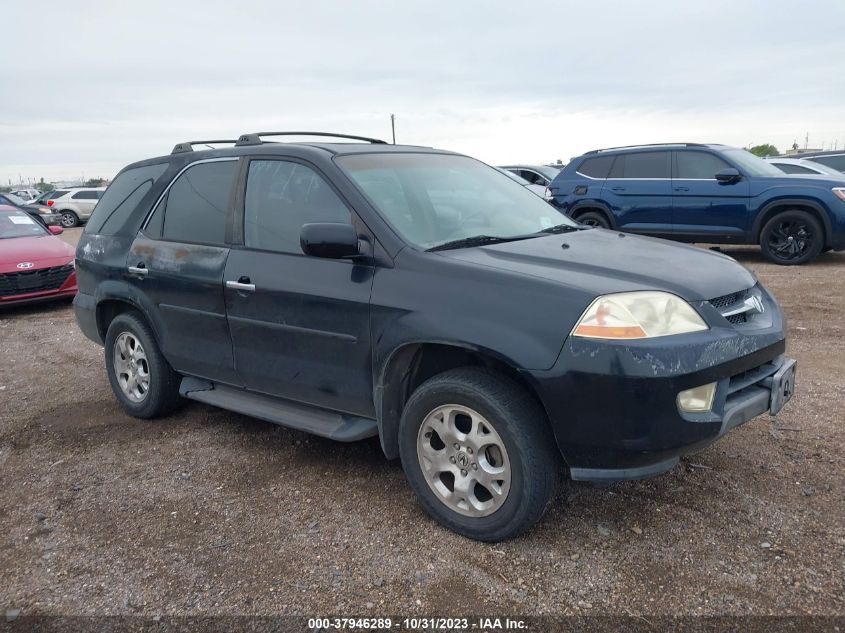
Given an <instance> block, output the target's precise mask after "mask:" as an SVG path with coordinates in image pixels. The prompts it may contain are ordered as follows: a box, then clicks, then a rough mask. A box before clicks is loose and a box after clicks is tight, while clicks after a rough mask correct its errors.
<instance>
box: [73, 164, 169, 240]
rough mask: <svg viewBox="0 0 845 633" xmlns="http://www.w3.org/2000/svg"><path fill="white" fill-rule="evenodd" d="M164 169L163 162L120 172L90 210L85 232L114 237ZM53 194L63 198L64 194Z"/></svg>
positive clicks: (165, 166) (165, 165)
mask: <svg viewBox="0 0 845 633" xmlns="http://www.w3.org/2000/svg"><path fill="white" fill-rule="evenodd" d="M165 169H167V163H156V164H155V165H147V166H145V167H135V168H134V169H127V170H125V171H123V172H121V173H120V175H118V177H117V178H115V179H114V182H112V184H111V185H109V188H108V189H106V191H105V192H104V193H103V196H102V198H101V199H100V201H99V202H98V203H97V206H96V207H94V214H93V215H92V216H91V218H90V219H89V220H88V224H87V225H86V226H85V232H86V233H101V234H103V235H114V234H115V233H116V232H117V231H118V230H119V229H120V227H121V226H123V224H124V223H125V222H126V219H127V218H128V217H129V216H130V215H131V214H132V212H133V211H134V210H135V209H136V207H137V206H138V204H139V203H140V202H141V200H142V199H143V198H144V196H145V195H146V194H147V192H148V191H149V190H150V189H151V188H152V186H153V183H154V182H155V181H156V180H158V179H159V178H160V177H161V175H162V174H163V173H164V170H165ZM57 193H58V194H59V195H64V194H66V193H67V191H59V192H57Z"/></svg>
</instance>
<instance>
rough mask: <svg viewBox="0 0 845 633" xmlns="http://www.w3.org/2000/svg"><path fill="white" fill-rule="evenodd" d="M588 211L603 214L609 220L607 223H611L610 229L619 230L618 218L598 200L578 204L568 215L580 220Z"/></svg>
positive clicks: (573, 206)
mask: <svg viewBox="0 0 845 633" xmlns="http://www.w3.org/2000/svg"><path fill="white" fill-rule="evenodd" d="M588 211H596V212H598V213H601V214H602V215H604V216H605V217H606V218H607V221H608V222H609V223H610V228H612V229H615V228H617V225H616V217H615V216H614V215H613V212H612V211H611V210H610V207H608V206H607V205H606V204H605V203H604V202H600V201H598V200H584V201H582V202H577V203H575V204H574V205H572V208H571V209H570V210H569V213H568V215H569V216H570V217H571V218H572V219H574V220H578V216H579V215H583V214H584V213H587V212H588Z"/></svg>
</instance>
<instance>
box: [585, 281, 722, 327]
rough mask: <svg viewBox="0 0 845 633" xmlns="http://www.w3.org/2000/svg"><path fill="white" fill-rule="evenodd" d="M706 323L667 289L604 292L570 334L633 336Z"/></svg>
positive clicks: (705, 325) (700, 325)
mask: <svg viewBox="0 0 845 633" xmlns="http://www.w3.org/2000/svg"><path fill="white" fill-rule="evenodd" d="M706 329H708V328H707V324H706V323H705V322H704V321H703V320H702V319H701V317H700V316H699V315H698V312H696V311H695V310H693V308H692V306H690V304H688V303H687V302H686V301H684V300H683V299H681V298H680V297H676V296H675V295H673V294H669V293H668V292H657V291H650V290H646V291H638V292H620V293H619V294H612V295H604V296H602V297H599V298H598V299H596V300H595V301H593V302H592V303H591V304H590V307H589V308H587V309H586V311H585V312H584V314H583V315H581V318H580V319H579V320H578V323H577V324H576V325H575V328H574V329H573V330H572V335H573V336H582V337H584V338H604V339H637V338H653V337H655V336H668V335H670V334H686V333H688V332H701V331H702V330H706Z"/></svg>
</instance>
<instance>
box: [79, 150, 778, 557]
mask: <svg viewBox="0 0 845 633" xmlns="http://www.w3.org/2000/svg"><path fill="white" fill-rule="evenodd" d="M299 134H302V133H299ZM268 136H271V135H268V134H263V135H256V134H248V135H244V136H243V137H241V138H240V139H239V140H238V141H237V142H236V143H235V142H230V144H234V146H233V147H226V148H221V149H214V150H203V151H194V150H193V149H192V145H191V144H180V145H178V146H177V147H176V149H175V150H174V152H173V153H172V154H171V155H169V156H162V157H159V158H153V159H150V160H146V161H142V162H139V163H135V164H133V165H130V166H129V167H127V168H125V169H124V170H123V171H122V172H121V173H120V174H118V176H117V177H116V178H115V180H114V182H113V183H112V184H111V185H110V186H109V188H108V189H107V190H106V192H105V194H104V195H103V198H102V200H101V201H100V203H99V204H98V206H97V208H96V210H95V211H94V214H93V215H92V217H91V219H90V220H89V222H88V224H87V225H86V227H85V230H84V232H83V234H82V236H81V239H80V241H79V245H78V248H77V253H76V257H77V260H76V272H77V276H78V282H79V293H78V294H77V296H76V300H75V302H74V305H75V311H76V318H77V322H78V323H79V326H80V328H81V329H82V331H83V332H84V333H85V334H86V335H87V336H88V337H89V338H91V339H92V340H94V341H96V342H98V343H100V344H101V345H103V346H104V351H105V354H104V356H105V370H106V373H107V376H108V379H109V382H110V384H111V387H112V390H113V392H114V394H115V397H116V398H117V400H118V401H119V402H120V404H121V406H122V407H123V408H124V409H125V410H126V411H127V412H128V413H130V414H131V415H133V416H136V417H139V418H150V417H155V416H161V415H165V414H167V413H168V412H169V411H172V410H173V409H174V408H175V407H177V406H179V404H180V403H181V402H182V401H183V399H184V398H187V399H192V400H197V401H201V402H205V403H209V404H213V405H215V406H219V407H223V408H225V409H230V410H234V411H238V412H241V413H244V414H247V415H251V416H254V417H257V418H261V419H263V420H267V421H270V422H274V423H278V424H283V425H286V426H289V427H293V428H296V429H300V430H303V431H308V432H310V433H315V434H318V435H322V436H325V437H329V438H333V439H335V440H339V441H354V440H358V439H362V438H367V437H378V438H379V441H380V443H381V447H382V449H383V451H384V454H385V456H386V457H388V458H390V459H394V458H397V457H398V458H400V459H401V461H402V467H403V469H404V471H405V474H406V476H407V479H408V482H409V484H410V487H411V489H412V490H413V492H414V493H415V495H416V496H417V498H418V499H419V501H420V503H421V504H422V505H423V506H424V507H425V509H426V510H427V511H428V512H429V513H430V514H431V515H432V516H433V517H435V518H436V519H437V520H438V521H440V522H441V523H442V524H443V525H445V526H447V527H449V528H450V529H453V530H455V531H457V532H459V533H461V534H464V535H467V536H470V537H472V538H477V539H482V540H486V541H495V540H500V539H504V538H508V537H511V536H513V535H515V534H518V533H519V532H521V531H523V530H526V529H528V528H529V527H530V526H531V525H532V524H533V523H534V522H535V521H537V520H538V519H539V517H540V516H541V515H542V513H543V511H544V509H545V508H546V507H547V506H548V504H549V502H550V501H551V499H552V498H553V497H554V494H555V489H556V486H557V484H558V483H559V478H560V474H561V473H560V470H561V466H563V465H564V464H565V465H566V466H567V467H568V469H569V473H570V475H571V476H572V477H573V478H574V479H580V480H592V481H610V480H620V479H634V478H641V477H648V476H652V475H656V474H658V473H661V472H664V471H666V470H668V469H670V468H672V467H673V466H674V465H675V464H677V463H678V460H679V458H680V456H682V455H684V454H686V453H688V452H690V451H693V450H697V449H699V448H701V447H702V446H705V445H707V444H708V443H710V442H713V441H715V440H717V439H718V438H720V437H722V436H723V435H725V434H726V433H727V432H728V431H729V430H730V429H732V428H734V427H736V426H738V425H740V424H743V423H744V422H746V421H748V420H750V419H751V418H753V417H755V416H757V415H760V414H763V413H766V412H770V413H776V412H777V411H778V410H779V409H780V408H781V407H782V406H783V404H784V402H785V401H786V400H787V399H788V398H789V397H790V396H791V394H792V392H793V386H794V378H795V363H794V361H792V360H790V359H789V358H787V357H786V356H785V355H784V351H785V333H784V321H783V317H782V315H781V311H780V308H779V307H778V305H777V302H776V301H775V300H774V298H773V297H772V296H771V295H770V294H769V293H768V292H767V291H766V289H765V288H763V287H762V286H761V285H760V284H759V283H757V281H756V279H755V278H754V277H753V275H752V274H751V273H749V272H748V271H747V270H745V269H744V268H743V267H742V266H740V265H739V264H737V263H736V262H734V261H733V260H732V259H730V258H729V257H726V256H724V255H720V254H717V253H713V252H710V251H705V250H702V249H698V248H693V247H689V246H684V245H678V244H673V243H671V242H666V241H661V240H654V239H650V238H643V237H637V236H633V235H627V236H626V235H622V236H621V237H620V233H619V232H617V231H613V232H611V231H604V230H600V229H590V228H588V227H584V226H581V225H579V224H577V223H576V222H574V221H572V220H570V219H569V218H567V217H566V216H564V215H563V214H561V213H560V212H559V211H558V210H556V209H555V208H554V207H553V206H551V205H550V204H548V203H546V202H545V201H544V200H543V199H542V198H540V197H538V196H536V195H534V194H533V193H531V192H530V191H527V190H526V189H525V187H523V186H522V185H520V184H519V183H516V182H514V181H513V180H512V179H510V178H509V177H507V176H505V175H504V174H502V173H500V172H499V171H498V170H496V169H494V168H492V167H489V166H487V165H484V164H483V163H481V162H479V161H476V160H474V159H471V158H469V157H467V156H461V155H459V154H453V153H450V152H446V151H439V150H434V149H431V148H422V147H411V146H397V145H388V144H385V143H383V142H379V141H377V140H375V139H365V138H362V137H351V138H349V137H347V139H346V140H359V141H362V142H360V143H349V142H345V143H344V142H341V143H317V142H315V143H303V142H299V143H279V142H269V141H266V140H265V139H266V138H267V137H268ZM272 136H284V134H283V133H276V134H274V135H272ZM322 136H325V135H322ZM656 261H657V262H660V263H661V264H663V265H662V266H655V265H654V263H655V262H656Z"/></svg>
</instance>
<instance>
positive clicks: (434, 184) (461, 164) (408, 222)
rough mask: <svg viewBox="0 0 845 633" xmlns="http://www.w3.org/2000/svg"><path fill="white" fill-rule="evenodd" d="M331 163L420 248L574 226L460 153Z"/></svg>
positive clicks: (364, 156) (536, 198) (360, 157)
mask: <svg viewBox="0 0 845 633" xmlns="http://www.w3.org/2000/svg"><path fill="white" fill-rule="evenodd" d="M337 162H338V164H339V165H340V166H341V167H343V169H345V170H346V172H347V173H348V174H349V175H350V176H351V178H352V180H353V181H354V182H355V183H356V184H357V185H358V187H359V188H360V189H361V190H362V191H363V192H364V194H365V195H366V196H367V198H369V200H370V201H371V202H372V204H373V205H374V206H375V207H376V208H377V209H378V210H379V212H381V214H382V215H383V216H384V218H385V219H386V220H387V221H388V222H390V224H391V225H392V226H393V227H394V228H395V229H396V230H397V231H398V232H399V233H400V234H401V235H402V237H404V238H405V239H406V240H407V241H408V242H410V243H411V244H414V245H415V246H418V247H421V248H424V249H430V248H436V247H438V246H441V245H443V244H446V243H447V242H455V241H457V240H465V239H467V238H474V237H478V236H484V237H485V238H488V240H489V239H497V238H501V239H502V240H507V239H520V238H524V237H525V236H527V235H531V234H535V233H537V234H538V235H542V233H540V232H541V231H544V230H547V229H550V228H552V227H555V226H559V225H565V226H569V227H573V228H574V227H578V226H579V225H578V224H577V223H575V222H574V221H573V220H570V219H569V218H567V217H566V216H564V215H563V214H562V213H560V212H559V211H557V210H556V209H555V208H554V207H552V206H551V205H550V204H548V203H547V202H545V201H544V200H543V199H542V198H540V197H539V196H538V195H536V194H534V193H532V192H531V191H528V190H527V189H526V188H525V187H523V186H521V185H520V184H518V183H517V182H515V181H514V180H512V179H511V178H509V177H508V176H505V175H504V174H502V173H500V172H499V171H497V170H496V169H494V168H493V167H489V166H488V165H485V164H484V163H481V162H479V161H477V160H474V159H472V158H468V157H466V156H454V155H449V154H422V153H421V154H414V153H408V154H386V153H385V154H357V155H350V156H341V157H339V158H337Z"/></svg>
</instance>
